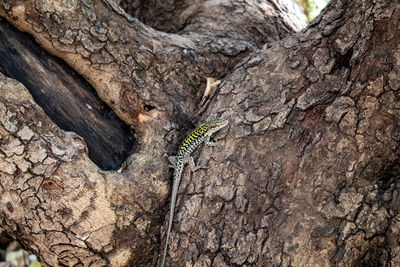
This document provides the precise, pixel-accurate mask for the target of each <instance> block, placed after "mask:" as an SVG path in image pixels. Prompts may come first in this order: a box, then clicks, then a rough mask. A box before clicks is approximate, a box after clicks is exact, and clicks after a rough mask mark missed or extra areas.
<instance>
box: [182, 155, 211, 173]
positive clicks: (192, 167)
mask: <svg viewBox="0 0 400 267" xmlns="http://www.w3.org/2000/svg"><path fill="white" fill-rule="evenodd" d="M183 162H184V163H188V164H189V167H190V170H191V171H192V172H195V171H197V170H198V169H206V168H207V167H206V166H205V165H200V164H199V165H196V164H195V163H194V160H193V157H191V156H185V157H184V158H183Z"/></svg>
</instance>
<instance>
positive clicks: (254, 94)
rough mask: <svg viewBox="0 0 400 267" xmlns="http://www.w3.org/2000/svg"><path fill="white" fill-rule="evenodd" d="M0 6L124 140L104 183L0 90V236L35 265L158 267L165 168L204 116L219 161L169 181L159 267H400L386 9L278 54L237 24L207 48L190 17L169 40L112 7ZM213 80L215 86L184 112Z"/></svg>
mask: <svg viewBox="0 0 400 267" xmlns="http://www.w3.org/2000/svg"><path fill="white" fill-rule="evenodd" d="M0 3H1V4H0V15H1V16H2V17H4V18H6V19H7V20H8V21H10V22H11V23H12V24H13V25H15V26H16V27H18V28H19V29H21V30H24V31H27V32H29V33H30V34H32V35H33V36H34V37H35V39H36V40H37V41H38V42H39V43H40V44H41V45H42V46H43V47H44V48H45V49H46V50H48V51H50V52H51V53H52V54H54V55H56V56H58V57H60V58H62V59H63V60H65V61H66V62H67V63H68V64H69V65H71V66H72V67H73V68H74V69H76V70H77V71H78V72H79V73H81V74H82V75H83V76H84V77H85V78H86V79H87V80H88V81H89V82H90V83H91V84H92V86H93V87H94V88H95V90H96V91H97V93H98V94H99V96H100V97H101V98H102V99H103V100H104V101H105V102H106V103H107V104H108V105H109V106H110V107H111V108H112V109H113V110H114V111H115V112H116V114H117V115H118V116H119V117H120V118H121V119H122V120H123V121H124V122H125V123H127V124H128V125H129V126H130V127H132V128H133V129H134V131H135V135H136V136H135V137H136V140H137V142H138V148H137V150H136V151H135V152H134V153H132V155H131V156H130V157H129V158H128V160H127V161H126V169H124V170H123V171H122V172H121V173H117V172H107V171H102V170H101V169H99V168H98V167H97V166H96V165H94V164H93V163H92V162H91V160H90V159H89V158H88V157H87V152H86V147H85V142H84V140H83V139H81V138H80V137H79V136H77V135H76V134H74V133H70V132H64V131H62V130H60V129H59V128H58V126H56V125H55V124H53V123H52V122H51V121H50V120H49V118H48V117H47V116H46V115H45V114H44V113H43V111H42V110H41V108H40V107H39V106H37V104H36V103H35V102H34V101H33V99H32V97H31V95H30V94H29V93H28V91H27V90H26V89H25V88H24V87H23V86H22V85H21V84H19V83H18V82H16V81H13V80H10V79H7V78H6V77H4V76H1V78H0V88H1V90H0V92H1V93H0V103H1V104H0V112H1V116H0V119H1V126H0V136H1V139H0V141H1V146H0V149H1V150H0V151H1V153H0V165H1V168H0V170H2V171H0V190H1V196H0V197H1V201H0V215H1V220H0V223H1V227H2V228H4V229H6V230H7V231H8V232H9V233H10V234H11V235H13V236H15V237H17V238H18V239H19V240H20V241H21V242H22V243H23V244H24V245H25V246H26V247H28V248H29V249H31V250H32V251H34V252H36V253H37V254H38V256H39V257H40V260H41V262H42V263H43V264H45V265H50V266H56V265H61V264H63V265H68V266H69V265H74V264H82V265H84V266H86V265H88V266H89V265H95V266H101V265H105V264H109V265H112V266H125V265H132V266H139V265H143V266H144V265H147V266H148V265H154V264H156V262H157V258H158V252H159V251H161V248H162V247H163V245H164V244H163V234H164V230H165V229H164V228H165V227H163V228H160V227H161V226H162V225H163V221H165V220H167V218H166V217H164V216H165V214H166V212H167V206H168V188H169V178H170V176H171V171H170V170H168V167H167V165H168V164H167V158H166V156H167V155H171V154H174V152H175V149H176V146H177V145H178V143H179V140H181V138H182V137H183V134H184V133H185V132H186V131H187V130H185V127H186V125H188V121H189V120H190V119H192V120H193V121H192V122H193V123H194V124H197V123H198V121H203V120H205V119H206V118H209V117H224V118H227V119H228V120H229V121H230V125H229V127H228V128H227V129H225V130H223V131H221V132H219V133H218V134H217V135H216V139H219V145H218V146H217V147H213V148H210V147H206V146H204V147H201V148H200V149H199V151H198V152H197V153H196V154H195V157H196V160H197V161H198V162H199V163H200V164H207V167H208V168H207V169H203V170H200V171H197V172H195V173H190V171H189V170H186V171H185V172H184V174H183V178H182V183H181V187H180V192H179V196H178V205H177V208H176V216H175V220H174V225H173V230H172V233H171V238H170V245H169V250H168V253H169V254H168V258H167V261H168V264H169V265H170V266H235V265H239V266H240V265H242V266H275V265H283V266H302V265H306V266H311V265H318V266H360V265H369V266H379V265H381V266H385V265H391V266H397V265H399V264H400V246H399V243H398V236H399V235H400V215H399V206H400V192H399V191H400V182H399V179H398V177H399V167H398V166H399V164H398V163H399V152H400V151H399V141H400V134H399V133H400V130H399V129H400V128H399V126H400V121H399V118H400V116H399V115H400V114H399V107H400V104H399V103H400V102H399V101H400V98H399V96H398V89H399V88H400V79H399V70H400V52H399V48H398V43H399V41H400V33H399V30H398V28H399V25H398V24H399V22H400V19H399V18H400V11H399V10H400V9H399V6H398V3H397V2H396V1H384V0H381V1H379V0H378V1H372V0H364V1H362V0H359V1H348V0H334V1H332V2H331V4H330V5H329V6H328V7H327V8H326V9H325V10H324V12H323V14H322V15H321V16H320V17H318V18H317V19H316V20H314V22H313V23H311V25H309V26H308V27H307V28H306V29H304V30H303V31H301V32H298V33H293V32H290V31H287V30H285V29H283V30H282V33H283V35H286V37H285V38H283V39H281V40H279V37H283V35H279V34H280V33H279V34H278V35H279V37H277V36H276V35H275V36H274V37H271V38H272V39H268V38H270V37H266V36H267V35H268V34H265V32H264V31H261V32H260V35H258V34H254V35H251V34H249V32H247V31H246V30H243V28H241V27H239V26H242V25H243V23H245V21H246V19H245V18H243V20H242V21H241V22H237V23H234V19H232V23H233V25H235V27H236V28H237V31H235V30H234V29H232V30H231V29H229V30H228V31H227V32H226V33H227V35H226V36H222V37H220V36H219V34H221V32H218V26H215V29H216V31H217V32H218V34H213V33H212V32H211V33H208V32H207V30H206V28H205V27H202V26H201V22H203V21H204V20H207V19H209V17H207V15H206V13H202V12H199V14H200V15H199V16H198V17H195V18H193V19H192V20H190V21H189V22H191V23H193V24H192V25H191V24H190V23H189V24H188V25H187V26H185V27H183V28H182V27H179V26H178V27H177V28H178V29H179V30H176V29H172V28H173V27H172V26H171V29H170V30H169V31H176V32H178V33H179V35H178V34H172V33H169V34H167V33H163V32H159V31H155V30H153V29H152V28H150V27H148V26H145V25H143V24H142V23H140V22H139V21H137V20H136V19H133V18H132V17H130V16H129V15H126V14H125V13H124V12H123V11H122V10H120V9H119V8H118V7H117V6H116V5H113V4H112V2H109V1H103V2H96V3H94V2H90V1H82V2H80V1H69V2H55V1H40V3H39V1H38V2H36V1H25V2H23V3H20V2H18V1H11V2H10V1H7V2H5V1H2V2H0ZM230 3H235V2H234V1H232V2H230ZM251 3H253V2H250V1H249V2H244V4H245V5H248V6H251ZM268 3H271V2H268ZM203 4H206V2H204V3H200V5H203ZM253 4H254V3H253ZM255 4H260V5H262V4H261V3H255ZM217 10H218V11H220V12H221V14H224V16H226V13H225V12H226V10H225V9H224V8H222V7H221V8H219V9H217ZM152 12H155V10H153V11H152ZM152 12H149V14H154V13H152ZM118 14H119V15H118ZM133 14H134V13H133ZM194 14H197V13H194ZM150 17H151V16H148V18H150ZM231 17H235V13H234V12H233V13H232V14H231ZM255 17H257V16H255ZM266 17H268V16H266ZM266 17H265V18H264V19H266ZM220 18H221V17H220ZM177 20H178V21H179V18H177ZM227 20H228V21H229V20H230V17H229V16H228V19H227ZM216 21H217V22H218V24H221V23H222V22H221V20H218V19H217V20H216ZM199 22H200V23H199ZM154 23H155V24H154V25H157V23H158V22H157V21H155V22H154ZM254 23H256V24H257V23H260V22H254ZM172 24H173V25H179V23H178V22H174V23H171V25H172ZM236 25H237V26H236ZM257 25H262V23H260V24H257ZM276 25H287V24H285V22H284V21H280V23H278V24H275V25H273V27H274V28H280V27H279V26H276ZM203 26H204V25H203ZM213 29H214V28H213ZM232 31H233V32H237V35H233V36H232V35H229V34H228V33H230V32H232ZM272 32H274V31H272ZM275 32H280V30H276V31H275ZM275 32H274V33H275ZM243 36H245V37H246V40H245V41H246V45H245V46H244V48H243V47H241V46H236V45H232V48H231V50H229V49H228V50H227V48H229V47H227V42H224V40H230V41H232V43H233V44H238V43H240V42H243V40H242V39H241V38H242V37H243ZM210 38H211V39H213V38H214V41H215V42H214V43H210V42H208V41H207V40H210ZM263 38H266V39H263ZM267 39H268V40H271V41H272V40H274V41H273V42H270V43H268V44H265V45H262V47H261V45H259V43H260V42H264V41H266V42H267V41H268V40H267ZM260 40H264V41H260ZM236 42H237V43H236ZM249 44H251V45H249ZM227 51H229V53H227ZM210 76H213V77H217V78H220V79H222V80H223V81H222V83H221V85H220V86H219V88H218V89H217V91H216V92H215V94H214V95H213V96H212V97H211V99H210V100H209V102H208V103H207V104H206V105H205V106H204V107H203V108H202V109H200V110H199V109H198V107H197V106H196V105H197V104H198V103H199V101H200V97H201V94H202V91H203V88H204V87H203V86H204V85H202V84H203V83H204V80H205V78H206V77H210ZM32 114H34V116H33V115H32ZM60 147H63V148H64V149H63V150H61V152H60V149H59V148H60ZM164 218H165V219H164ZM164 226H165V224H164ZM160 229H161V231H160ZM160 233H161V238H160Z"/></svg>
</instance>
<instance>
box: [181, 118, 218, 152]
mask: <svg viewBox="0 0 400 267" xmlns="http://www.w3.org/2000/svg"><path fill="white" fill-rule="evenodd" d="M209 126H210V125H209V122H205V123H203V124H202V125H200V126H199V127H198V128H196V129H195V130H193V131H192V132H191V133H189V134H188V135H187V136H186V138H185V139H184V140H183V142H182V145H181V146H180V147H179V150H178V153H177V158H178V159H179V158H183V157H184V156H187V155H190V154H192V152H193V151H194V150H195V149H196V148H197V147H198V146H199V144H200V143H201V142H203V141H204V139H205V138H206V137H207V136H206V134H207V130H208V128H209Z"/></svg>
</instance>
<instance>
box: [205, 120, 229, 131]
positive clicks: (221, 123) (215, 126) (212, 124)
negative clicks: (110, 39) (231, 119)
mask: <svg viewBox="0 0 400 267" xmlns="http://www.w3.org/2000/svg"><path fill="white" fill-rule="evenodd" d="M226 125H228V121H227V120H225V119H222V118H219V119H213V120H209V121H208V128H209V131H210V132H216V131H218V130H219V129H221V128H223V127H225V126H226Z"/></svg>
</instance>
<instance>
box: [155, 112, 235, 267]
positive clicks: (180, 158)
mask: <svg viewBox="0 0 400 267" xmlns="http://www.w3.org/2000/svg"><path fill="white" fill-rule="evenodd" d="M226 125H228V121H227V120H225V119H222V118H219V119H212V120H209V121H206V122H205V123H203V124H201V125H200V126H199V127H198V128H196V129H195V130H193V131H192V132H191V133H189V134H188V135H187V136H186V138H185V139H184V140H183V142H182V144H181V146H180V147H179V149H178V153H177V154H176V157H175V166H174V169H175V170H174V180H173V184H172V193H171V203H170V210H169V222H168V230H167V236H166V241H165V246H164V254H163V258H162V263H161V266H162V267H164V264H165V257H166V256H167V248H168V241H169V236H170V233H171V229H172V221H173V219H174V211H175V204H176V197H177V195H178V189H179V184H180V181H181V178H182V173H183V168H184V167H185V164H186V163H189V165H190V167H191V170H192V171H195V170H196V169H199V168H202V167H199V166H197V167H196V166H195V165H194V161H193V158H192V157H191V156H190V155H191V154H192V152H193V151H194V150H196V148H197V147H198V146H200V144H201V143H203V142H204V143H205V144H206V145H209V146H215V145H217V143H216V142H212V141H210V138H211V135H212V134H213V133H215V132H217V131H219V130H220V129H221V128H223V127H225V126H226Z"/></svg>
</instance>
